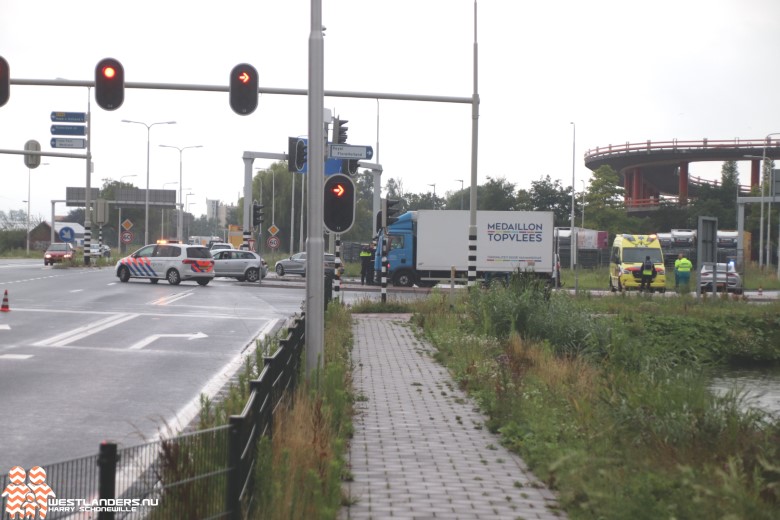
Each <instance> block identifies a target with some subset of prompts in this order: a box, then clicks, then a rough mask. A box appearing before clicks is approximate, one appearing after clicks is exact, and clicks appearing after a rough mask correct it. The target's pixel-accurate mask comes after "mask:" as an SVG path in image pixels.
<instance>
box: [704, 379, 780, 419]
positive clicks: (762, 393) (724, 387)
mask: <svg viewBox="0 0 780 520" xmlns="http://www.w3.org/2000/svg"><path fill="white" fill-rule="evenodd" d="M712 389H713V391H714V392H716V393H717V394H720V395H722V394H725V393H726V392H728V391H729V390H735V389H736V390H737V391H739V392H740V393H741V394H743V395H745V397H746V399H745V404H746V405H747V406H750V407H752V408H760V409H762V410H765V411H767V412H770V413H772V414H773V415H774V416H775V417H777V418H780V367H773V368H770V369H739V370H730V371H728V372H723V373H720V374H718V375H717V376H716V377H715V378H713V381H712Z"/></svg>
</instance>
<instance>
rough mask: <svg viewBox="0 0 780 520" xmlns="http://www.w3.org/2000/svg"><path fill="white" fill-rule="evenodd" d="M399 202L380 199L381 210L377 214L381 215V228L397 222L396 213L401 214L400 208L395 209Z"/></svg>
mask: <svg viewBox="0 0 780 520" xmlns="http://www.w3.org/2000/svg"><path fill="white" fill-rule="evenodd" d="M400 203H401V201H400V200H398V199H382V210H381V211H380V213H379V214H381V215H382V217H381V218H382V227H383V228H386V227H387V226H390V225H393V224H395V223H396V222H397V221H398V213H400V212H401V208H396V207H394V206H397V205H398V204H400Z"/></svg>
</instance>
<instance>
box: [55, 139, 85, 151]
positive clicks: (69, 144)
mask: <svg viewBox="0 0 780 520" xmlns="http://www.w3.org/2000/svg"><path fill="white" fill-rule="evenodd" d="M50 143H51V147H52V148H86V147H87V140H86V139H69V138H66V137H56V138H52V140H51V141H50Z"/></svg>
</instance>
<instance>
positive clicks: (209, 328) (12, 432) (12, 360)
mask: <svg viewBox="0 0 780 520" xmlns="http://www.w3.org/2000/svg"><path fill="white" fill-rule="evenodd" d="M5 291H8V307H9V309H10V311H9V312H2V313H0V396H2V403H0V414H1V416H2V417H3V425H4V426H3V428H0V446H2V447H3V450H1V451H0V472H2V471H7V470H8V468H10V467H12V466H15V465H21V466H23V467H27V468H29V467H32V466H34V465H45V464H51V463H54V462H58V461H61V460H67V459H71V458H75V457H81V456H84V455H92V454H94V453H96V451H97V448H98V445H99V443H100V442H101V441H103V440H112V441H116V442H118V443H120V444H121V445H132V444H137V443H140V442H143V441H144V440H150V439H152V438H154V436H155V435H156V434H158V432H159V431H160V429H162V428H164V427H165V425H171V426H182V425H186V423H187V422H188V421H189V420H190V419H191V418H192V417H194V415H195V414H196V413H197V406H196V404H197V402H198V398H199V396H200V394H201V393H202V392H206V393H210V394H212V395H213V394H215V393H216V392H217V391H218V389H219V387H220V386H221V385H222V384H223V383H224V382H225V380H226V379H227V378H228V377H229V374H230V373H232V370H233V369H235V367H236V365H237V361H238V360H239V359H240V358H239V357H238V356H239V355H240V353H241V352H242V351H243V350H244V349H245V348H246V347H247V346H249V345H253V344H254V339H255V338H256V337H258V336H259V335H260V334H261V333H263V332H270V331H271V330H273V329H274V328H275V327H278V326H280V325H281V323H282V321H283V320H284V319H286V318H287V317H289V316H291V315H293V314H295V313H297V312H300V309H301V302H302V301H303V289H302V288H301V289H298V288H279V287H271V286H270V285H263V284H259V285H258V284H249V283H239V282H236V281H234V280H227V279H217V280H214V281H213V282H212V283H211V284H209V285H208V286H205V287H201V286H199V285H197V284H195V283H188V282H185V283H182V284H181V285H179V286H171V285H168V284H167V283H165V282H160V283H159V284H156V285H153V284H150V283H149V282H147V281H137V280H133V281H130V282H129V283H124V284H123V283H119V281H118V279H117V278H116V277H115V276H114V270H113V268H95V267H92V268H70V269H63V268H58V267H54V268H52V267H51V266H50V267H44V266H43V265H42V262H41V261H30V260H0V293H3V294H5Z"/></svg>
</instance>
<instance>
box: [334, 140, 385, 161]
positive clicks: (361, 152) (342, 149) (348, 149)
mask: <svg viewBox="0 0 780 520" xmlns="http://www.w3.org/2000/svg"><path fill="white" fill-rule="evenodd" d="M373 156H374V149H373V148H371V147H370V146H357V145H354V144H332V143H331V144H329V145H328V157H329V158H331V159H371V158H372V157H373Z"/></svg>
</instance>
